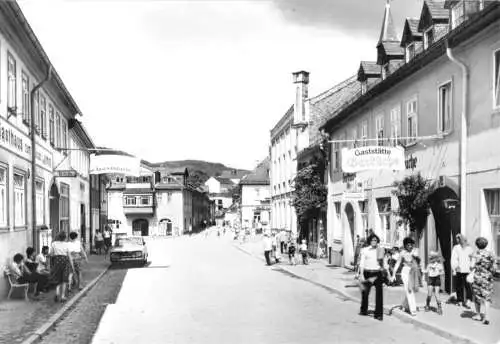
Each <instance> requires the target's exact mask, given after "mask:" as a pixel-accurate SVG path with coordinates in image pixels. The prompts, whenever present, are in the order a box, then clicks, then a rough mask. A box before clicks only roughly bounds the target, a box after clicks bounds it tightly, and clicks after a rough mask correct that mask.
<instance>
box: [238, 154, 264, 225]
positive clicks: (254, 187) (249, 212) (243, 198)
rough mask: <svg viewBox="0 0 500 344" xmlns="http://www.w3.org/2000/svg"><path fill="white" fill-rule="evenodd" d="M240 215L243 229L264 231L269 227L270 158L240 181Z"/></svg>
mask: <svg viewBox="0 0 500 344" xmlns="http://www.w3.org/2000/svg"><path fill="white" fill-rule="evenodd" d="M239 185H240V192H241V195H240V215H241V221H240V222H241V226H242V227H243V228H252V229H254V230H255V229H259V230H261V229H263V228H268V227H269V220H270V211H271V207H270V194H269V158H266V159H264V160H263V161H262V162H260V163H259V164H258V165H257V167H256V168H255V169H254V170H253V171H252V172H251V173H249V174H247V175H245V176H244V177H243V178H242V179H241V180H240V184H239Z"/></svg>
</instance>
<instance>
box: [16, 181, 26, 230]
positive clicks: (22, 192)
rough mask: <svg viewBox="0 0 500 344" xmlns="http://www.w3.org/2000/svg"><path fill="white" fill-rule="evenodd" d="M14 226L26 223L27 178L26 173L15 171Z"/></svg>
mask: <svg viewBox="0 0 500 344" xmlns="http://www.w3.org/2000/svg"><path fill="white" fill-rule="evenodd" d="M13 179H14V227H15V226H25V225H26V180H25V176H24V174H20V173H14V178H13Z"/></svg>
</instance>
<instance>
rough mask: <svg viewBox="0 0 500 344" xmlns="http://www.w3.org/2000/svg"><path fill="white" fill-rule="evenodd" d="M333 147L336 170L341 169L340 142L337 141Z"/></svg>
mask: <svg viewBox="0 0 500 344" xmlns="http://www.w3.org/2000/svg"><path fill="white" fill-rule="evenodd" d="M333 147H334V150H333V154H334V156H335V157H334V159H335V170H339V169H340V142H335V143H334V144H333Z"/></svg>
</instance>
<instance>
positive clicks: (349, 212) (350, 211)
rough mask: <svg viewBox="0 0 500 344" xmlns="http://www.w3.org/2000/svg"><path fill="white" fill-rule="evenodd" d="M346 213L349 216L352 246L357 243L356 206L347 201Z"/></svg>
mask: <svg viewBox="0 0 500 344" xmlns="http://www.w3.org/2000/svg"><path fill="white" fill-rule="evenodd" d="M345 214H346V216H347V221H348V222H349V233H351V243H352V248H353V249H354V246H355V245H356V240H355V237H356V236H355V233H354V208H353V207H352V204H351V203H347V204H346V206H345Z"/></svg>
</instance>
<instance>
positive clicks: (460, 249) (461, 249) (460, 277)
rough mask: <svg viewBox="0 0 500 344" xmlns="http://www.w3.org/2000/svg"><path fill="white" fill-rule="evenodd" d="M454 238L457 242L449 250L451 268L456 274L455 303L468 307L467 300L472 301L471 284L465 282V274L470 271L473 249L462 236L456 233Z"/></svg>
mask: <svg viewBox="0 0 500 344" xmlns="http://www.w3.org/2000/svg"><path fill="white" fill-rule="evenodd" d="M455 238H456V240H457V244H456V245H455V246H453V249H452V251H451V269H452V273H453V275H454V276H456V291H457V303H458V304H460V303H461V304H462V305H463V306H464V307H466V308H468V304H467V302H468V301H472V286H471V284H470V283H469V282H467V275H468V274H469V273H470V267H471V263H472V256H473V254H474V251H473V249H472V247H470V246H469V244H468V242H467V239H466V238H465V237H464V236H462V235H461V234H457V236H456V237H455ZM464 290H465V293H464Z"/></svg>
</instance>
